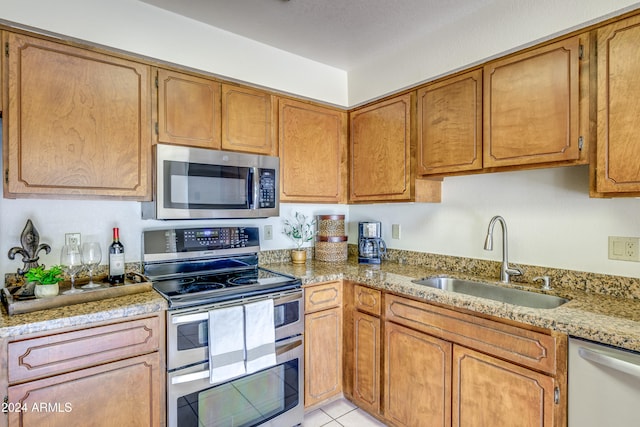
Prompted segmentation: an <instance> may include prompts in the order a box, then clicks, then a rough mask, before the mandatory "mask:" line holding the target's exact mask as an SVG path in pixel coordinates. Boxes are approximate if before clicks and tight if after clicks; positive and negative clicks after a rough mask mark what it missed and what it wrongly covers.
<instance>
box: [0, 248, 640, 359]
mask: <svg viewBox="0 0 640 427" xmlns="http://www.w3.org/2000/svg"><path fill="white" fill-rule="evenodd" d="M263 267H265V268H267V269H270V270H273V271H276V272H280V273H284V274H288V275H292V276H295V277H298V278H300V279H301V281H302V284H303V285H309V284H314V283H321V282H326V281H331V280H341V279H346V280H350V281H354V282H358V283H363V284H365V285H368V286H370V287H373V288H377V289H380V290H384V291H389V292H394V293H396V294H399V295H405V296H409V297H414V298H418V299H421V300H424V301H426V302H433V303H437V304H440V305H445V306H449V307H452V308H459V309H464V310H467V311H471V312H475V313H479V314H483V315H488V316H492V317H494V318H499V319H505V320H510V321H515V322H520V323H523V324H527V325H531V326H534V327H539V328H543V329H548V330H552V331H557V332H560V333H564V334H567V335H569V336H574V337H578V338H583V339H587V340H591V341H596V342H600V343H604V344H608V345H612V346H615V347H620V348H624V349H628V350H633V351H638V352H640V300H637V299H631V298H620V297H613V296H607V295H602V294H595V293H591V292H584V291H579V290H575V289H563V288H558V289H554V290H552V291H545V292H546V293H551V294H554V295H557V296H561V297H564V298H568V299H569V300H570V301H569V302H567V303H566V304H564V305H562V306H560V307H558V308H555V309H534V308H528V307H521V306H516V305H511V304H507V303H502V302H497V301H492V300H488V299H484V298H478V297H473V296H469V295H464V294H459V293H453V292H447V291H442V290H439V289H433V288H430V287H427V286H421V285H417V284H415V283H413V282H412V280H414V279H417V278H421V277H429V276H442V275H448V276H453V277H460V278H472V279H476V280H482V281H486V282H489V283H495V284H500V283H499V282H497V281H496V280H495V279H492V278H484V277H476V276H469V275H464V274H458V273H451V272H448V271H441V270H433V269H427V268H421V267H420V266H413V265H403V264H398V263H384V262H383V263H382V265H362V264H357V263H356V262H353V261H347V262H338V263H330V262H321V261H313V260H312V261H308V262H307V263H306V264H303V265H295V264H292V263H289V262H282V263H272V264H267V265H264V266H263ZM501 285H503V286H504V284H501ZM510 286H513V287H517V288H520V289H528V290H536V291H539V292H540V290H539V289H529V288H528V287H526V286H523V285H522V284H515V283H514V284H512V285H510ZM166 309H167V302H166V300H165V299H164V298H163V297H162V296H161V295H160V294H158V293H157V292H155V291H148V292H142V293H138V294H133V295H127V296H122V297H117V298H109V299H105V300H101V301H93V302H88V303H83V304H75V305H70V306H66V307H60V308H55V309H49V310H41V311H35V312H32V313H26V314H18V315H13V316H9V315H8V314H7V312H6V310H5V309H4V307H2V310H1V313H0V338H7V337H16V336H21V335H26V334H32V333H38V332H47V331H52V330H56V329H60V328H67V327H75V326H85V325H88V324H91V323H96V322H103V321H111V320H118V319H123V318H127V317H132V316H138V315H144V314H149V313H155V312H160V311H165V310H166Z"/></svg>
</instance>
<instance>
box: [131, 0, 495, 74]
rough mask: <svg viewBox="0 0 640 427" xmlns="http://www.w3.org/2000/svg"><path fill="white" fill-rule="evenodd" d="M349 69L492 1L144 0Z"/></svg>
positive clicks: (227, 29) (241, 34) (337, 66)
mask: <svg viewBox="0 0 640 427" xmlns="http://www.w3.org/2000/svg"><path fill="white" fill-rule="evenodd" d="M141 1H143V2H144V3H148V4H151V5H154V6H157V7H159V8H162V9H165V10H168V11H170V12H174V13H177V14H179V15H183V16H186V17H188V18H191V19H194V20H197V21H200V22H203V23H206V24H209V25H212V26H214V27H217V28H220V29H223V30H226V31H229V32H231V33H234V34H237V35H240V36H243V37H247V38H249V39H252V40H256V41H259V42H261V43H264V44H267V45H270V46H272V47H276V48H279V49H282V50H284V51H287V52H290V53H293V54H296V55H299V56H303V57H305V58H309V59H312V60H314V61H318V62H320V63H323V64H326V65H330V66H333V67H336V68H340V69H342V70H346V71H349V70H351V69H352V68H354V67H357V66H359V65H362V64H365V63H367V61H368V60H369V59H370V58H373V57H377V56H381V55H385V52H392V51H393V50H394V49H397V48H398V47H400V46H402V45H403V44H404V43H409V42H410V41H412V40H415V39H419V38H423V37H424V36H425V35H426V34H429V33H431V32H433V31H436V30H437V29H438V28H440V27H442V26H445V25H448V24H450V23H452V22H455V21H457V20H459V19H461V18H462V17H464V16H466V15H470V14H472V13H474V12H475V11H477V10H478V9H481V8H482V7H484V6H486V5H487V4H488V3H491V2H492V1H493V0H180V1H175V0H141Z"/></svg>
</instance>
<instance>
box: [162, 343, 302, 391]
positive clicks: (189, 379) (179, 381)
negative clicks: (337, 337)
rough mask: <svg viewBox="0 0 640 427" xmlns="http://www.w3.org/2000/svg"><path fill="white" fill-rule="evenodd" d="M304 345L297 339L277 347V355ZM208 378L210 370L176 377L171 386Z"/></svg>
mask: <svg viewBox="0 0 640 427" xmlns="http://www.w3.org/2000/svg"><path fill="white" fill-rule="evenodd" d="M302 343H303V340H302V339H296V340H295V341H293V342H289V343H287V344H284V345H280V346H278V347H276V355H277V356H280V355H282V354H285V353H286V352H288V351H291V350H293V349H294V348H297V347H300V346H301V345H302ZM206 378H209V369H205V370H204V371H200V372H193V373H191V374H184V375H178V376H176V377H173V378H171V384H172V385H174V384H183V383H189V382H192V381H198V380H203V379H206Z"/></svg>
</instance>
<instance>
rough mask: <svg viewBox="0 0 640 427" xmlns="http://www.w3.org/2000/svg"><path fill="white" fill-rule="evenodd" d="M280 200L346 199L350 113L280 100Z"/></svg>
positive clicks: (327, 200) (320, 201)
mask: <svg viewBox="0 0 640 427" xmlns="http://www.w3.org/2000/svg"><path fill="white" fill-rule="evenodd" d="M278 119H279V120H278V121H279V141H278V144H279V152H280V183H281V186H280V201H282V202H316V203H345V202H346V200H347V197H346V195H347V114H346V112H344V111H340V110H336V109H333V108H328V107H322V106H318V105H314V104H309V103H305V102H300V101H294V100H291V99H284V98H281V99H280V100H279V114H278Z"/></svg>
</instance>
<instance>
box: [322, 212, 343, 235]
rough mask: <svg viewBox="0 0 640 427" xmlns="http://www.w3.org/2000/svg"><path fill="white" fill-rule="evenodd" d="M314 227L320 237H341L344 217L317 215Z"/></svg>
mask: <svg viewBox="0 0 640 427" xmlns="http://www.w3.org/2000/svg"><path fill="white" fill-rule="evenodd" d="M316 226H317V227H318V228H317V230H318V236H320V237H343V236H345V235H346V233H345V231H344V215H317V216H316Z"/></svg>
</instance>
